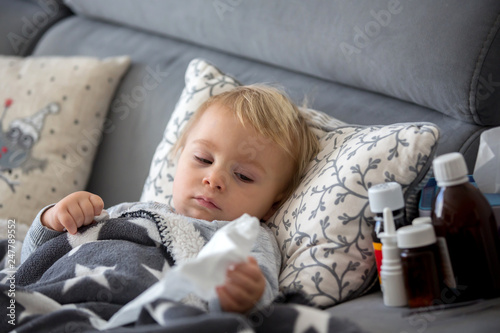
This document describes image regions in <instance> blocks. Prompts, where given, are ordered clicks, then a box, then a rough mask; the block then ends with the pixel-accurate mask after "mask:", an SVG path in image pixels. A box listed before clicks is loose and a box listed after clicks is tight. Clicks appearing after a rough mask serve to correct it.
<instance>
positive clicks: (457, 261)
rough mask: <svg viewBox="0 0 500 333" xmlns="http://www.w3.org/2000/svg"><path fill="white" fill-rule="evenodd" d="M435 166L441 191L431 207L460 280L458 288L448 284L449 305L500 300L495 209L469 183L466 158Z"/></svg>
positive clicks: (445, 159) (440, 160) (449, 157)
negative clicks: (493, 298) (482, 300)
mask: <svg viewBox="0 0 500 333" xmlns="http://www.w3.org/2000/svg"><path fill="white" fill-rule="evenodd" d="M433 167H434V175H435V177H436V180H437V185H438V186H439V191H438V192H437V195H436V197H435V199H434V202H433V204H432V212H431V217H432V224H433V225H434V230H435V232H436V236H437V237H438V238H439V239H441V240H442V241H443V243H445V245H446V246H447V248H448V253H449V257H450V262H451V269H452V271H453V276H454V278H455V279H454V281H453V282H454V285H453V286H450V285H448V287H449V288H450V289H451V291H450V292H448V293H447V296H448V299H447V301H448V302H461V301H469V300H474V299H479V298H492V297H495V296H498V295H500V241H499V238H498V233H497V225H496V221H495V216H494V213H493V210H492V208H491V206H490V204H489V203H488V201H487V199H486V198H485V196H484V195H483V194H482V193H481V192H480V191H479V189H477V188H476V187H475V186H474V185H472V184H471V183H470V182H469V179H468V176H467V174H468V170H467V166H466V164H465V160H464V157H463V156H462V154H460V153H449V154H445V155H441V156H439V157H437V158H435V159H434V161H433ZM450 295H452V297H451V296H450Z"/></svg>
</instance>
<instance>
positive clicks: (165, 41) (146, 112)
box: [34, 17, 484, 205]
mask: <svg viewBox="0 0 500 333" xmlns="http://www.w3.org/2000/svg"><path fill="white" fill-rule="evenodd" d="M34 54H35V55H40V56H42V55H44V56H45V55H64V56H70V55H86V56H97V57H107V56H112V55H123V54H127V55H130V56H131V58H132V66H131V68H130V69H129V71H128V73H127V76H126V77H125V79H124V80H123V81H122V83H121V85H120V87H119V88H118V90H117V92H116V94H115V96H114V100H113V102H112V104H111V109H110V112H109V114H108V116H109V120H108V121H107V122H106V124H105V127H104V139H103V141H102V143H101V145H100V147H99V151H98V153H97V156H96V160H95V163H94V166H93V170H94V171H93V173H92V175H91V178H90V182H89V184H88V189H89V190H90V191H92V192H95V193H97V194H99V195H101V196H102V197H103V199H104V201H105V202H106V205H114V204H117V203H119V202H125V201H137V200H138V199H139V197H140V194H141V192H142V188H143V185H144V181H145V179H146V176H147V174H148V171H149V167H150V162H151V158H152V156H153V154H154V151H155V148H156V145H157V144H158V143H159V142H160V140H161V138H162V135H163V131H164V129H165V126H166V124H167V122H168V119H169V118H170V115H171V112H172V111H173V109H174V107H175V104H176V102H177V100H178V99H179V96H180V93H181V91H182V89H183V87H184V73H185V71H186V67H187V65H188V63H189V62H190V61H191V60H192V59H194V58H197V57H201V58H204V59H206V60H208V61H210V62H211V63H213V64H214V65H215V66H217V67H219V68H220V69H221V70H223V71H224V72H226V73H227V74H230V75H232V76H234V77H235V78H236V79H238V80H239V81H240V82H242V83H243V84H250V83H256V82H264V83H269V84H273V85H277V86H282V87H285V88H286V89H285V90H286V91H287V92H288V93H289V95H290V96H291V97H292V99H293V100H294V101H295V102H296V103H298V104H301V103H302V101H303V100H304V98H307V99H308V100H309V106H310V107H311V108H313V109H316V110H320V111H323V112H326V113H327V114H329V115H331V116H333V117H336V118H338V119H340V120H343V121H345V122H347V123H353V124H360V125H386V124H392V123H398V122H416V121H417V122H422V121H424V122H432V123H435V124H436V125H438V126H439V127H440V128H441V135H442V137H441V140H440V143H439V146H438V150H437V154H442V153H445V152H449V151H460V152H462V153H463V154H464V155H465V157H466V159H467V162H468V165H469V169H470V170H472V169H471V168H473V166H474V162H475V157H476V152H477V146H478V145H479V135H480V133H481V131H483V130H484V128H483V127H481V126H477V125H473V124H469V123H464V122H462V121H458V120H455V119H453V118H451V117H448V116H446V115H444V114H442V113H439V112H435V111H433V110H430V109H428V108H424V107H421V106H418V105H416V104H413V103H408V102H403V101H401V100H397V99H394V98H389V97H386V96H383V95H380V94H376V93H373V92H368V91H364V90H360V89H354V88H351V87H348V86H345V85H340V84H337V83H334V82H330V81H326V80H324V79H320V78H317V77H313V76H309V75H304V74H300V73H297V72H294V71H288V70H285V69H282V68H278V67H275V66H270V65H266V64H262V63H259V62H253V61H250V60H248V59H244V58H239V57H235V56H231V55H229V54H227V53H222V52H218V51H215V50H211V49H207V48H202V47H198V46H196V45H193V44H188V43H185V42H182V41H178V40H173V39H169V38H162V37H160V36H157V35H153V34H148V33H145V32H141V31H137V30H131V29H129V28H127V27H123V26H115V25H110V24H107V23H102V22H98V21H91V20H88V19H85V18H81V17H71V18H69V19H65V20H63V21H61V22H60V23H58V24H57V25H55V26H54V27H53V28H52V29H51V30H50V31H49V32H48V33H47V34H46V35H45V36H44V38H43V39H42V40H41V41H40V43H39V44H38V46H37V48H36V50H35V52H34Z"/></svg>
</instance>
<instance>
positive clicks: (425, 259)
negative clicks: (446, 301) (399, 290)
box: [397, 223, 443, 308]
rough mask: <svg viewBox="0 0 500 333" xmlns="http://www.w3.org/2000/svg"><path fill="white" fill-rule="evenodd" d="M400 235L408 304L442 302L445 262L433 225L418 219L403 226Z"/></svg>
mask: <svg viewBox="0 0 500 333" xmlns="http://www.w3.org/2000/svg"><path fill="white" fill-rule="evenodd" d="M397 237H398V248H399V249H400V255H401V266H402V268H403V276H404V281H405V289H406V295H407V298H408V306H409V307H410V308H416V307H422V306H431V305H435V304H442V303H441V301H440V299H441V290H442V286H443V275H442V273H441V267H442V265H441V259H440V254H439V247H438V245H437V242H436V235H435V233H434V228H433V227H432V225H431V224H428V223H420V224H418V223H417V224H414V225H411V226H410V225H409V226H405V227H402V228H400V229H399V230H398V231H397Z"/></svg>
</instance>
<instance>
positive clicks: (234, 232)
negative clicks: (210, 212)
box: [100, 214, 259, 329]
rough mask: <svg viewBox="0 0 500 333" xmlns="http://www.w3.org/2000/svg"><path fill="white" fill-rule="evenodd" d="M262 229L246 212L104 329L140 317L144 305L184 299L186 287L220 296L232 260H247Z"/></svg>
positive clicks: (202, 295) (206, 296)
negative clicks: (162, 300) (160, 300)
mask: <svg viewBox="0 0 500 333" xmlns="http://www.w3.org/2000/svg"><path fill="white" fill-rule="evenodd" d="M258 233H259V220H258V219H257V218H255V217H251V216H250V215H248V214H244V215H243V216H241V217H240V218H238V219H236V220H234V221H233V222H231V223H229V224H227V225H225V226H224V227H222V228H221V229H219V230H218V231H217V232H216V233H215V234H214V236H213V237H212V239H210V240H209V242H208V243H207V244H206V245H205V246H204V247H203V248H202V250H201V251H200V253H199V254H198V256H197V257H196V258H194V259H192V260H189V261H186V262H184V263H182V264H180V265H178V266H175V267H174V268H172V269H171V270H170V271H168V273H167V274H165V275H164V276H163V278H162V279H161V280H160V281H158V282H157V283H155V284H154V285H152V286H151V287H150V288H148V289H147V290H145V291H144V292H143V293H142V294H140V295H139V296H137V297H136V298H135V299H134V300H132V301H130V302H129V303H127V304H126V305H125V306H124V307H122V308H121V309H120V310H119V311H118V312H117V313H115V314H114V315H113V316H112V317H111V319H110V320H109V321H108V322H107V324H105V325H104V326H103V327H100V329H110V328H115V327H119V326H123V325H126V324H129V323H132V322H134V321H136V320H137V318H139V314H140V312H141V309H142V308H143V307H144V305H146V304H148V303H151V302H153V301H155V300H156V299H159V298H162V297H166V298H168V299H171V300H174V301H180V300H181V299H182V298H184V297H186V291H189V292H194V294H196V295H198V296H199V297H200V298H202V299H204V300H209V299H210V298H212V297H215V296H216V292H215V287H216V286H219V285H222V284H223V283H224V281H225V277H226V271H227V269H228V267H229V266H230V265H232V264H236V263H239V262H243V261H246V260H247V258H248V256H249V255H250V252H251V250H252V247H253V245H254V243H255V241H256V239H257V235H258Z"/></svg>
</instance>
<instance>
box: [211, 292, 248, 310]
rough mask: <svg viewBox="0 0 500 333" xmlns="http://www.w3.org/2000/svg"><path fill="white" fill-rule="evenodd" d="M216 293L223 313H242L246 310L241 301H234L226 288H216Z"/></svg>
mask: <svg viewBox="0 0 500 333" xmlns="http://www.w3.org/2000/svg"><path fill="white" fill-rule="evenodd" d="M216 291H217V296H218V297H219V303H220V306H221V308H222V309H223V310H224V311H230V312H244V311H245V310H246V307H247V305H246V304H243V303H242V302H241V300H238V299H235V298H234V296H233V295H232V294H231V293H230V292H229V290H228V288H227V286H221V287H217V288H216Z"/></svg>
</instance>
